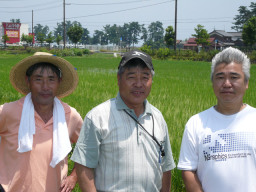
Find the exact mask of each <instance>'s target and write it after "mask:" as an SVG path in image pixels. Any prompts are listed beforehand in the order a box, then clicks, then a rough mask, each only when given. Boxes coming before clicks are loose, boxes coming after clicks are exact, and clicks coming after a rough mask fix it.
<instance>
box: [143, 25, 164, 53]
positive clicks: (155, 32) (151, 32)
mask: <svg viewBox="0 0 256 192" xmlns="http://www.w3.org/2000/svg"><path fill="white" fill-rule="evenodd" d="M148 37H149V38H148V40H147V42H146V43H145V44H147V45H149V46H152V48H153V49H159V48H160V47H163V46H164V28H163V23H162V22H160V21H156V22H152V23H151V24H150V25H149V26H148Z"/></svg>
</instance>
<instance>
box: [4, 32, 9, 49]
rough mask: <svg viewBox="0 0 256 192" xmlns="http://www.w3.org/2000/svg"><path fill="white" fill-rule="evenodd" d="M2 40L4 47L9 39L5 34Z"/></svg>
mask: <svg viewBox="0 0 256 192" xmlns="http://www.w3.org/2000/svg"><path fill="white" fill-rule="evenodd" d="M2 39H3V42H4V46H5V47H6V43H7V41H10V38H9V37H8V35H7V34H5V35H3V36H2Z"/></svg>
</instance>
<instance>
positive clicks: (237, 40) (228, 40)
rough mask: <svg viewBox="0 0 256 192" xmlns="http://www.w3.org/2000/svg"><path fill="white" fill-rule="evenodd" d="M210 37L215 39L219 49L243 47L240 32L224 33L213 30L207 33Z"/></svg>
mask: <svg viewBox="0 0 256 192" xmlns="http://www.w3.org/2000/svg"><path fill="white" fill-rule="evenodd" d="M209 35H210V37H212V38H215V40H216V41H217V43H218V45H219V47H221V48H225V47H229V46H236V47H239V46H243V45H244V43H243V39H242V32H225V31H224V30H214V31H212V32H211V33H209Z"/></svg>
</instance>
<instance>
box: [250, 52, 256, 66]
mask: <svg viewBox="0 0 256 192" xmlns="http://www.w3.org/2000/svg"><path fill="white" fill-rule="evenodd" d="M249 58H250V61H251V63H256V50H254V51H252V52H251V53H250V54H249Z"/></svg>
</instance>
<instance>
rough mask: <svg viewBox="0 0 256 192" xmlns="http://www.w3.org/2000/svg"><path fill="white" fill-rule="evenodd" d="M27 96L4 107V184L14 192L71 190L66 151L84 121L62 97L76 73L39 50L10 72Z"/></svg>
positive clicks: (0, 163) (0, 174) (0, 159)
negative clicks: (61, 99)
mask: <svg viewBox="0 0 256 192" xmlns="http://www.w3.org/2000/svg"><path fill="white" fill-rule="evenodd" d="M10 81H11V83H12V85H13V87H14V88H15V89H16V90H17V91H18V92H20V93H22V94H24V95H26V96H25V97H23V98H21V99H19V100H17V101H14V102H11V103H5V104H3V105H1V106H0V136H1V143H0V170H1V171H0V184H1V185H0V186H2V190H5V191H8V192H9V191H10V192H17V191H18V192H37V191H38V192H44V191H50V192H58V191H63V192H64V191H65V192H66V191H72V189H73V188H74V186H75V184H76V181H77V176H76V172H75V170H73V171H72V173H71V174H70V176H68V177H67V172H68V160H67V155H68V153H69V152H70V151H71V149H72V148H71V143H75V142H76V141H77V138H78V136H79V132H80V128H81V126H82V118H81V116H80V115H79V113H78V112H77V111H76V110H75V109H74V108H72V107H70V106H69V105H68V104H66V103H63V102H62V101H60V100H59V98H62V97H65V96H67V95H69V94H71V93H72V92H73V91H74V89H75V88H76V86H77V83H78V76H77V73H76V71H75V70H74V67H73V66H72V65H71V64H70V63H69V62H68V61H66V60H64V59H62V58H59V57H56V56H52V55H49V54H40V53H38V54H35V55H34V56H30V57H27V58H25V59H23V60H21V61H20V62H19V63H18V64H17V65H15V66H14V67H13V68H12V70H11V72H10Z"/></svg>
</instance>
